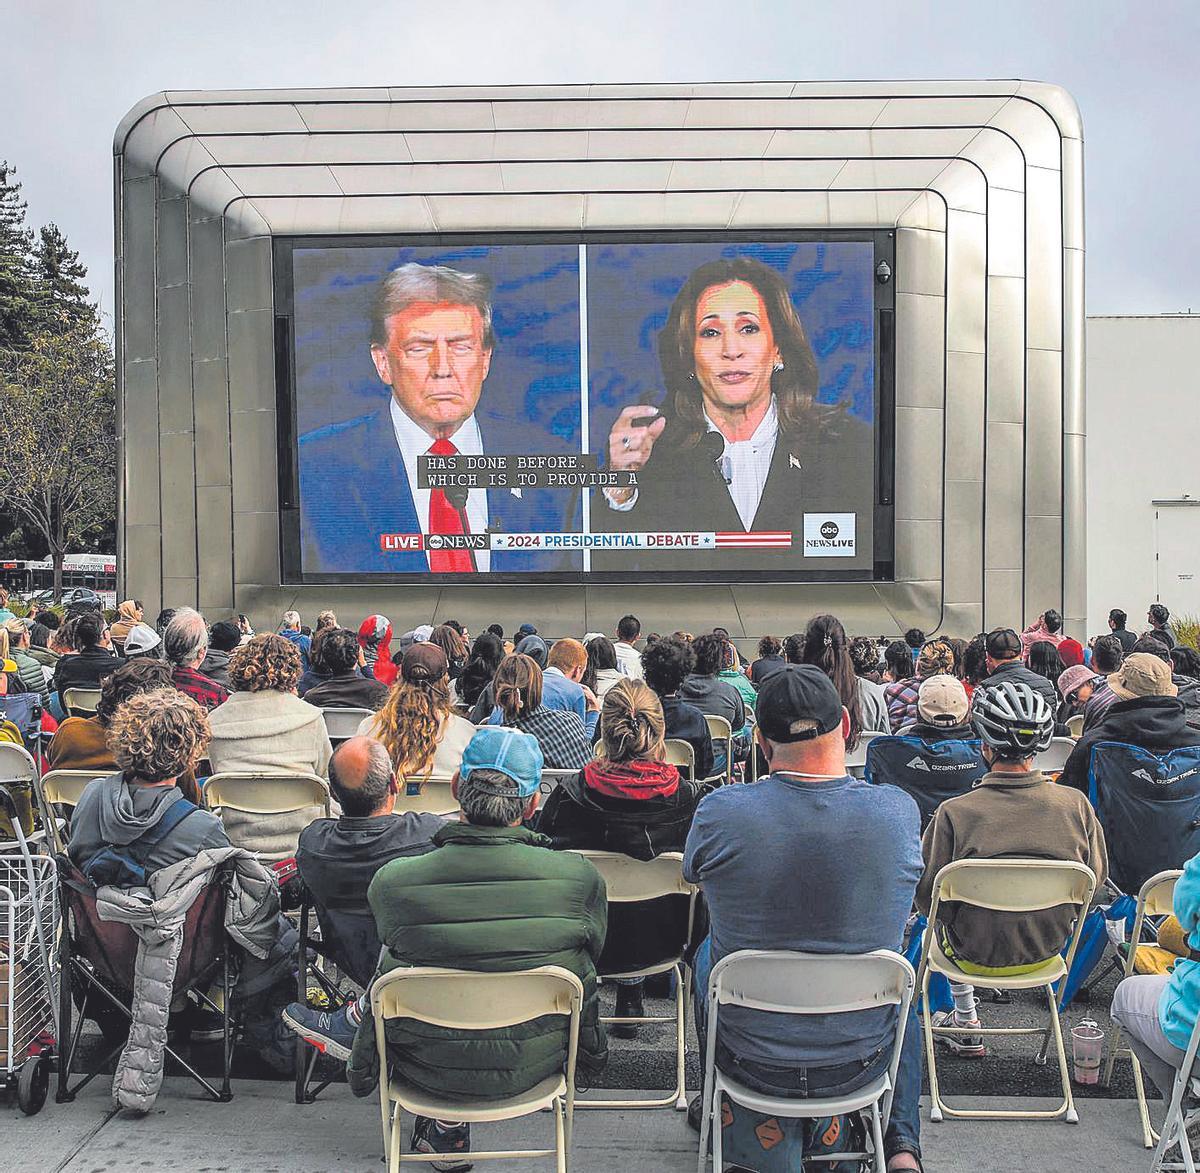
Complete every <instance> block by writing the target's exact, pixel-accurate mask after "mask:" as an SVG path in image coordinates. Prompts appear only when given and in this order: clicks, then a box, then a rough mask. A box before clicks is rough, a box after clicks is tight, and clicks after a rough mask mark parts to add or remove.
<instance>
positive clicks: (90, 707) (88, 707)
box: [62, 688, 100, 717]
mask: <svg viewBox="0 0 1200 1173" xmlns="http://www.w3.org/2000/svg"><path fill="white" fill-rule="evenodd" d="M99 704H100V690H99V689H98V688H64V689H63V695H62V706H63V708H64V709H66V711H67V713H68V714H69V715H70V716H72V717H91V716H94V715H95V712H96V709H97V707H98V706H99Z"/></svg>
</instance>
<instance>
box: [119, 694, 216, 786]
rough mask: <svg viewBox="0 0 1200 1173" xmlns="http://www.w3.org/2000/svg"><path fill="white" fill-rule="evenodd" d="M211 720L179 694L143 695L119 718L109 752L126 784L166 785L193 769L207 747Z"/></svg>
mask: <svg viewBox="0 0 1200 1173" xmlns="http://www.w3.org/2000/svg"><path fill="white" fill-rule="evenodd" d="M209 736H210V730H209V727H208V716H207V714H206V713H205V712H204V710H203V709H202V708H201V707H200V706H199V705H198V704H196V702H195V701H194V700H192V698H191V697H190V696H186V695H185V694H184V693H182V692H179V691H177V690H176V689H174V688H157V689H152V690H151V691H150V692H140V693H138V694H137V695H136V696H132V697H130V698H129V700H127V701H126V702H125V703H124V704H123V705H122V706H121V707H120V708H119V709H118V710H117V712H116V714H115V716H114V717H113V720H112V724H111V725H110V726H109V727H108V748H109V749H110V750H111V751H112V755H113V758H114V759H115V760H116V763H117V765H118V766H119V767H120V768H121V770H122V771H123V772H124V774H125V779H126V781H133V780H135V779H137V780H139V781H142V782H166V781H167V780H168V779H170V778H178V777H179V775H180V774H182V773H184V771H186V770H188V769H190V768H191V767H192V766H194V765H195V764H196V763H197V762H198V761H199V760H200V758H201V757H203V756H204V750H205V748H206V747H207V745H208V739H209Z"/></svg>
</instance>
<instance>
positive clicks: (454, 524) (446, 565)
mask: <svg viewBox="0 0 1200 1173" xmlns="http://www.w3.org/2000/svg"><path fill="white" fill-rule="evenodd" d="M429 455H430V456H457V455H458V449H457V448H455V447H454V445H453V444H452V443H451V442H450V441H449V440H435V441H434V442H433V445H432V447H431V448H430V449H429ZM427 532H428V533H429V534H469V533H470V532H471V527H470V525H469V524H467V518H466V509H465V508H464V509H463V511H462V512H461V513H460V512H459V511H458V510H457V509H455V508H454V506H453V505H451V504H450V502H449V501H448V500H447V499H446V494H445V493H444V492H443V491H442V490H441V489H431V490H430V493H429V529H428V531H427ZM428 544H429V543H428V542H426V545H427V546H428ZM429 569H430V571H431V572H432V573H434V574H470V573H472V572H473V571H474V570H475V559H474V557H473V556H472V555H471V551H470V550H430V551H429Z"/></svg>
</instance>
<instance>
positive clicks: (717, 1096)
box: [700, 1079, 725, 1173]
mask: <svg viewBox="0 0 1200 1173" xmlns="http://www.w3.org/2000/svg"><path fill="white" fill-rule="evenodd" d="M716 1082H717V1081H716V1080H715V1079H714V1080H713V1085H714V1086H713V1097H712V1103H711V1104H709V1106H708V1110H709V1112H710V1113H711V1114H712V1160H713V1173H723V1171H724V1169H725V1151H724V1140H725V1137H724V1132H725V1130H724V1129H723V1128H722V1127H721V1089H720V1088H719V1087H717V1086H716ZM700 1159H701V1160H702V1161H703V1160H704V1150H703V1149H701V1150H700Z"/></svg>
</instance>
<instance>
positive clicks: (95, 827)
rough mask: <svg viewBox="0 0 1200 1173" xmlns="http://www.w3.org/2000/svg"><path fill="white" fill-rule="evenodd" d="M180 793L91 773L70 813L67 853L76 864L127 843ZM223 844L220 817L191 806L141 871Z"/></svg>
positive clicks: (155, 820)
mask: <svg viewBox="0 0 1200 1173" xmlns="http://www.w3.org/2000/svg"><path fill="white" fill-rule="evenodd" d="M182 798H183V794H182V793H181V792H180V790H179V787H178V786H139V785H133V786H130V785H127V784H126V782H125V780H124V778H123V777H122V776H121V775H120V774H113V775H112V776H111V777H108V778H97V779H96V780H95V781H94V782H89V783H88V785H87V787H86V789H85V790H84V792H83V794H82V795H81V796H80V799H79V805H78V806H77V807H76V808H75V811H74V813H73V814H72V816H71V841H70V843H68V845H67V854H68V855H69V856H70V857H71V859H72V860H73V861H74V862H75V864H76V865H77V866H78V867H79V868H80V869H82V868H84V867H85V866H86V865H87V863H88V862H89V861H90V860H91V859H92V858H94V857H95V856H96V855H97V854H98V853H99V852H100V851H101V850H102V849H103V848H105V847H122V846H124V845H125V844H127V843H132V842H133V841H134V840H135V839H137V838H139V837H140V836H141V835H143V834H144V833H145V832H147V831H149V830H150V829H151V828H152V827H154V826H157V824H158V821H159V819H161V818H162V817H163V815H164V814H165V813H166V810H167V808H168V807H170V806H173V805H174V804H175V803H177V802H178V801H180V799H182ZM228 846H229V840H228V838H226V836H225V830H224V828H223V827H222V826H221V820H220V819H218V818H217V816H216V815H214V814H213V813H212V812H211V811H206V810H196V811H193V812H192V813H191V814H190V815H188V816H187V818H185V819H183V820H182V821H181V822H179V823H177V824H176V826H175V827H174V829H173V830H172V831H171V832H170V834H168V835H167V837H166V838H165V839H163V840H162V842H160V843H156V844H155V845H154V847H153V848H152V849H151V851H150V854H149V856H148V857H147V859H146V870H147V871H150V872H153V871H157V870H158V869H159V868H165V867H170V866H171V865H172V864H175V863H179V862H180V861H181V860H185V859H191V858H193V857H194V856H197V855H199V854H200V852H201V851H204V850H205V849H207V848H220V847H228Z"/></svg>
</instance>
